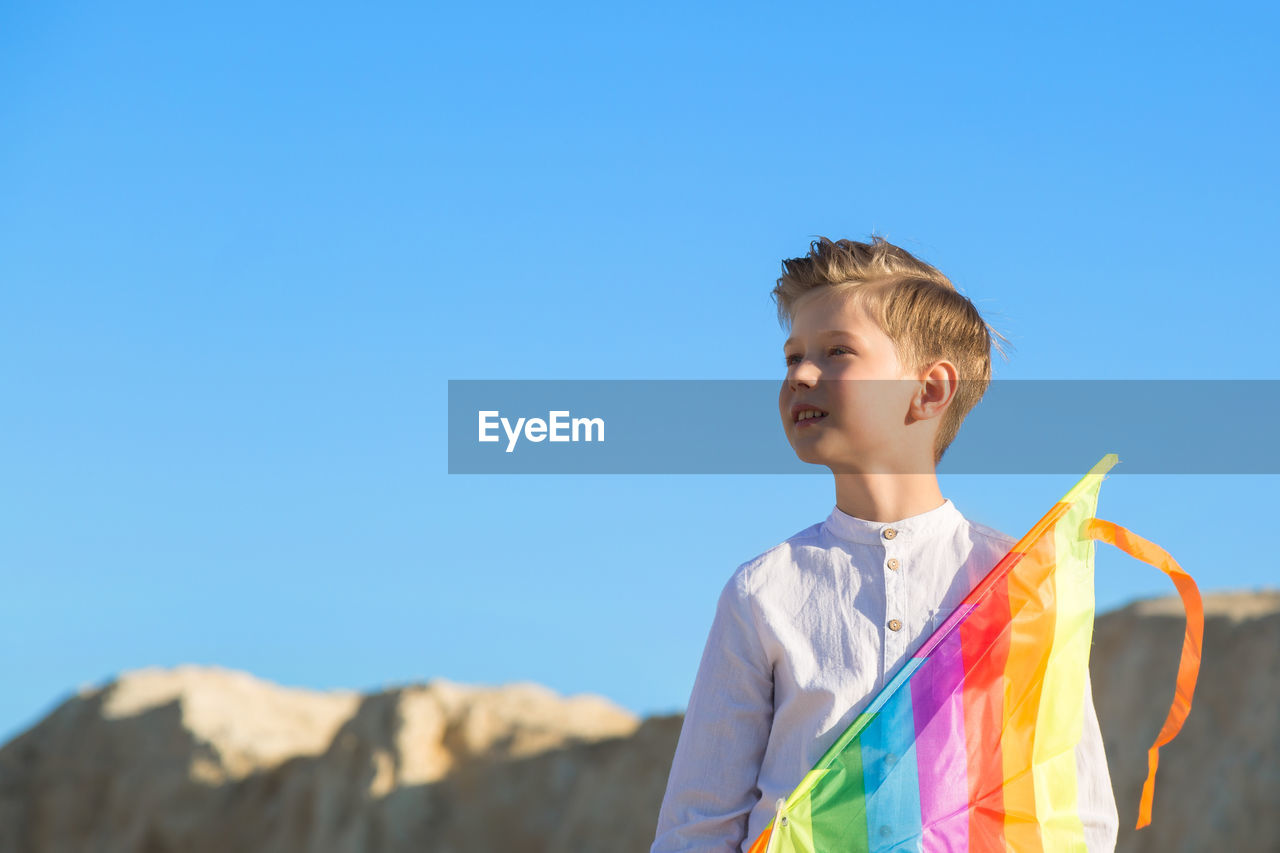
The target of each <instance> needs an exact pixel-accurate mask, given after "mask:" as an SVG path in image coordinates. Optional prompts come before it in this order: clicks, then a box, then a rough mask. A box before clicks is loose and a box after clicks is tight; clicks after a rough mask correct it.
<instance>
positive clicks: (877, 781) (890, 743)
mask: <svg viewBox="0 0 1280 853" xmlns="http://www.w3.org/2000/svg"><path fill="white" fill-rule="evenodd" d="M921 663H923V661H922V660H921V659H919V658H916V659H912V660H910V661H908V663H907V665H906V667H904V669H903V671H901V672H899V673H898V678H900V679H902V680H904V681H905V680H906V679H907V678H909V677H910V675H911V674H912V673H913V672H914V671H915V670H916V669H917V668H918V667H919V666H920V664H921ZM895 680H898V679H895ZM915 732H916V728H915V718H914V715H913V713H912V709H911V691H910V690H899V691H897V692H895V693H894V694H893V695H892V696H891V698H890V699H889V700H888V701H887V702H885V703H884V706H883V707H882V708H881V710H880V712H879V713H878V714H877V715H876V717H875V719H873V720H872V721H871V722H870V723H868V724H867V727H866V728H865V729H863V731H862V734H861V735H860V736H859V738H858V740H859V745H860V746H861V748H862V781H863V785H864V786H865V790H866V803H867V840H868V842H869V844H870V849H871V853H888V851H890V850H902V849H909V850H915V849H917V845H918V843H919V839H920V838H921V835H922V834H923V829H922V828H921V823H920V780H919V778H918V776H917V773H918V770H917V767H916V745H915V740H916V734H915ZM904 844H905V845H906V847H905V848H904V847H903V846H902V845H904Z"/></svg>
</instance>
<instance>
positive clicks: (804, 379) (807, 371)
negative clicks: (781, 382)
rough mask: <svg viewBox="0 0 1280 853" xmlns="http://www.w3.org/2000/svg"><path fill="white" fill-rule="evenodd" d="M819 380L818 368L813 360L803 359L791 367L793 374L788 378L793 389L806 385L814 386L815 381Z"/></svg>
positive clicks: (807, 386) (808, 386)
mask: <svg viewBox="0 0 1280 853" xmlns="http://www.w3.org/2000/svg"><path fill="white" fill-rule="evenodd" d="M817 381H818V368H817V367H816V366H815V365H814V364H813V362H811V361H802V362H800V363H799V364H797V365H794V366H793V367H792V368H791V375H790V376H789V377H788V378H787V382H788V384H790V386H791V390H792V391H794V390H796V389H797V388H799V387H801V386H804V387H805V388H812V387H813V385H814V383H815V382H817Z"/></svg>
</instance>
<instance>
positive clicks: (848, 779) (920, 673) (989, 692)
mask: <svg viewBox="0 0 1280 853" xmlns="http://www.w3.org/2000/svg"><path fill="white" fill-rule="evenodd" d="M1118 461H1119V460H1118V458H1117V457H1116V455H1115V454H1108V455H1107V456H1105V457H1103V459H1102V461H1101V462H1099V463H1098V464H1097V465H1095V466H1094V467H1093V469H1092V470H1091V471H1090V472H1089V473H1088V474H1087V475H1085V477H1084V478H1083V479H1082V480H1081V481H1080V482H1079V483H1077V484H1076V485H1075V486H1073V487H1072V488H1071V490H1070V491H1069V492H1067V494H1066V495H1065V496H1064V497H1063V498H1062V500H1060V501H1059V502H1058V503H1057V504H1055V505H1054V507H1053V509H1051V510H1050V511H1049V512H1048V513H1047V514H1046V515H1045V516H1044V518H1042V519H1040V521H1038V522H1037V523H1036V525H1035V526H1034V527H1032V528H1031V531H1030V532H1028V533H1027V535H1026V536H1024V537H1022V539H1021V540H1020V541H1019V542H1018V543H1017V544H1016V545H1014V546H1013V548H1012V549H1011V550H1010V551H1009V553H1008V554H1006V555H1005V556H1004V557H1003V558H1002V559H1001V560H1000V562H999V563H997V564H996V566H995V568H993V569H992V570H991V572H990V573H989V574H988V575H987V576H986V578H984V579H983V581H982V582H981V583H980V584H979V585H978V586H977V587H975V588H974V590H973V591H972V592H971V593H970V594H969V595H968V597H966V598H965V600H964V602H963V603H962V604H961V605H960V606H959V607H958V608H956V610H955V612H953V613H952V614H951V615H950V617H948V618H947V620H946V621H945V622H944V623H943V624H942V625H941V626H940V627H939V628H938V630H937V631H935V632H934V633H933V635H932V636H930V637H929V639H928V640H926V641H925V643H924V645H922V646H921V647H920V650H919V651H917V652H916V653H915V655H914V656H912V657H911V658H910V659H908V660H907V661H906V662H905V663H904V664H903V665H902V667H901V668H900V669H899V670H898V672H897V673H896V674H895V675H894V677H893V678H892V680H890V681H889V683H888V684H886V685H885V687H884V689H883V690H881V691H880V693H878V694H877V695H876V697H875V699H874V700H872V702H871V704H870V705H869V706H868V707H867V709H866V711H865V712H864V713H862V714H860V715H858V717H857V719H855V720H854V721H853V723H852V725H850V726H849V728H848V729H847V730H846V731H845V732H844V734H842V735H841V736H840V738H839V739H838V740H837V741H836V742H835V743H834V744H833V745H832V746H831V748H830V749H829V750H827V752H826V754H825V755H823V756H822V758H821V759H820V760H819V761H818V764H817V766H815V767H814V768H813V770H811V771H809V773H808V774H807V775H806V776H805V777H804V779H803V780H801V782H800V785H799V786H798V787H797V788H796V789H795V791H793V792H792V793H791V796H789V797H787V798H786V800H779V801H778V814H777V816H776V817H775V818H774V820H773V821H772V822H771V823H770V824H769V826H768V827H766V828H765V830H764V831H763V832H762V833H761V834H760V836H759V837H758V838H757V839H756V840H755V843H754V844H753V845H752V847H751V853H834V851H842V853H843V851H868V853H872V851H889V850H893V851H899V850H925V851H934V850H947V851H966V850H967V851H1006V850H1017V851H1019V853H1030V851H1040V850H1045V851H1059V850H1073V851H1074V850H1081V851H1082V850H1084V849H1085V843H1084V828H1083V826H1082V823H1081V819H1080V813H1079V806H1078V803H1077V799H1076V764H1075V761H1076V759H1075V746H1076V743H1077V742H1078V741H1079V740H1080V736H1081V731H1082V728H1083V725H1084V716H1083V713H1084V711H1083V708H1084V681H1085V674H1086V672H1087V671H1088V666H1089V646H1090V644H1091V641H1092V636H1093V607H1094V605H1093V541H1094V540H1099V541H1103V542H1107V543H1109V544H1112V545H1115V546H1117V547H1119V548H1121V549H1122V550H1124V551H1126V552H1128V553H1129V554H1131V555H1132V556H1134V557H1136V558H1138V559H1139V560H1142V561H1144V562H1147V563H1150V564H1151V565H1153V566H1156V567H1157V568H1159V569H1161V570H1163V571H1164V572H1165V573H1166V574H1168V575H1169V576H1170V577H1171V578H1172V579H1173V582H1174V585H1175V586H1176V587H1177V589H1178V593H1179V594H1180V595H1181V596H1182V601H1183V606H1184V607H1185V608H1186V612H1187V627H1186V634H1185V637H1184V641H1183V646H1182V660H1181V664H1180V666H1179V670H1178V680H1177V690H1176V695H1175V698H1174V701H1173V707H1172V708H1170V710H1169V715H1168V717H1167V718H1166V720H1165V724H1164V727H1163V728H1162V729H1161V731H1160V735H1159V737H1157V738H1156V742H1155V744H1154V745H1153V746H1152V747H1151V749H1150V751H1149V753H1148V773H1147V780H1146V783H1145V785H1144V786H1143V790H1142V802H1141V805H1140V807H1139V816H1138V828H1139V829H1140V828H1142V827H1143V826H1146V825H1147V824H1148V823H1150V822H1151V801H1152V794H1153V791H1154V786H1155V772H1156V759H1157V751H1158V750H1159V748H1160V747H1161V746H1162V745H1163V744H1166V743H1168V742H1169V741H1170V740H1172V739H1173V736H1174V735H1175V734H1177V733H1178V730H1179V729H1180V728H1181V727H1182V722H1183V720H1184V719H1186V716H1187V712H1188V711H1189V710H1190V708H1191V695H1192V693H1193V692H1194V690H1195V681H1196V675H1197V673H1198V672H1199V666H1200V645H1201V637H1202V635H1203V630H1204V611H1203V608H1202V606H1201V602H1200V593H1199V591H1198V590H1197V589H1196V585H1195V582H1194V581H1192V580H1191V577H1190V576H1189V575H1188V574H1186V572H1184V571H1182V569H1181V568H1180V567H1179V566H1178V564H1177V563H1176V562H1174V560H1173V558H1172V557H1170V556H1169V555H1168V554H1167V553H1166V552H1165V551H1164V550H1163V549H1161V548H1160V547H1159V546H1158V545H1154V544H1152V543H1151V542H1148V541H1146V540H1145V539H1142V538H1141V537H1138V536H1136V535H1134V534H1133V533H1130V532H1129V531H1128V530H1125V529H1124V528H1123V527H1119V526H1117V525H1115V524H1112V523H1111V522H1109V521H1101V520H1099V519H1097V518H1094V512H1095V511H1096V508H1097V503H1098V489H1099V487H1100V486H1101V485H1102V479H1103V475H1104V474H1106V472H1107V471H1108V470H1110V469H1111V467H1112V466H1113V465H1115V464H1116V462H1118Z"/></svg>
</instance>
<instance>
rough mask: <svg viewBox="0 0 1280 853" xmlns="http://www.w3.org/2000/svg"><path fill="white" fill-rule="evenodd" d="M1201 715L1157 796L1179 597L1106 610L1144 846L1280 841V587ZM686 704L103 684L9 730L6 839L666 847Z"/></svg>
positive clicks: (44, 851)
mask: <svg viewBox="0 0 1280 853" xmlns="http://www.w3.org/2000/svg"><path fill="white" fill-rule="evenodd" d="M1206 611H1207V612H1206V627H1205V649H1204V657H1205V661H1206V665H1205V667H1204V669H1203V670H1202V672H1201V678H1200V684H1199V687H1198V690H1197V693H1196V701H1195V706H1194V708H1193V711H1192V714H1191V717H1190V719H1189V720H1188V723H1187V727H1186V729H1185V730H1184V733H1183V735H1181V736H1180V737H1179V739H1178V740H1176V741H1174V743H1173V744H1172V745H1170V746H1168V747H1166V748H1165V749H1164V750H1162V752H1161V763H1160V773H1159V776H1158V786H1157V792H1156V805H1155V822H1154V824H1153V826H1151V827H1149V828H1147V829H1144V830H1142V831H1141V832H1138V833H1135V832H1133V831H1132V830H1131V829H1130V827H1131V826H1132V823H1133V820H1134V817H1135V816H1136V814H1137V798H1138V795H1139V793H1140V787H1141V780H1142V778H1143V775H1144V774H1145V769H1146V747H1147V746H1148V745H1150V743H1151V742H1152V740H1153V739H1154V737H1155V735H1156V732H1157V730H1158V727H1159V725H1160V722H1161V721H1162V720H1163V717H1164V713H1165V711H1166V710H1167V708H1168V703H1169V699H1170V698H1171V696H1172V692H1171V690H1172V684H1173V672H1174V670H1175V669H1176V663H1177V651H1178V649H1179V647H1180V643H1181V634H1182V618H1181V615H1180V612H1181V611H1180V610H1179V609H1178V607H1177V604H1176V601H1166V600H1157V601H1150V602H1143V603H1139V604H1135V605H1132V606H1130V607H1127V608H1125V609H1123V610H1119V611H1115V612H1113V613H1109V614H1105V615H1103V616H1101V617H1099V619H1098V623H1097V628H1096V631H1095V649H1094V655H1093V681H1094V691H1095V701H1096V704H1097V707H1098V714H1099V717H1100V719H1101V722H1102V727H1103V733H1104V736H1105V737H1106V740H1107V750H1108V756H1109V758H1110V761H1111V769H1112V778H1113V783H1114V785H1115V789H1116V794H1117V800H1118V802H1119V805H1120V811H1121V821H1122V835H1121V841H1120V847H1119V849H1120V850H1122V851H1126V853H1128V851H1155V850H1160V851H1178V850H1185V851H1207V850H1232V851H1275V850H1277V849H1280V812H1277V811H1276V809H1275V804H1276V803H1277V802H1280V714H1277V712H1276V705H1277V700H1280V654H1278V652H1280V592H1269V593H1237V594H1219V595H1216V596H1209V597H1206ZM679 731H680V718H679V717H678V716H675V717H662V718H651V719H648V720H644V721H640V720H637V719H636V718H635V717H634V716H633V715H631V714H629V713H627V712H626V711H624V710H622V709H620V708H618V707H616V706H614V705H612V704H611V703H609V702H607V701H606V700H603V699H599V698H594V697H573V698H561V697H559V696H556V695H555V694H553V693H551V692H550V691H547V690H546V689H544V688H541V687H537V686H534V685H514V686H508V687H503V688H494V689H484V688H475V687H465V686H462V685H457V684H452V683H449V682H444V681H433V682H430V683H428V684H426V685H414V686H406V687H401V688H397V689H393V690H386V691H383V692H380V693H376V694H372V695H361V694H357V693H350V692H330V693H323V692H317V691H310V690H299V689H292V688H283V687H278V686H275V685H272V684H269V683H267V682H263V681H260V680H258V679H255V678H253V677H252V676H249V675H246V674H244V673H238V672H232V671H227V670H221V669H216V668H201V667H179V668H177V669H174V670H142V671H138V672H132V673H127V674H125V675H123V676H121V677H120V678H119V679H118V680H116V681H114V682H112V683H110V684H108V685H106V686H105V687H102V688H99V689H93V690H87V691H83V692H82V693H81V694H79V695H77V696H75V697H73V698H71V699H69V700H67V701H66V702H65V703H63V704H62V705H61V706H60V707H59V708H58V709H56V710H55V711H54V712H53V713H51V714H50V715H49V716H48V717H46V718H45V719H44V720H43V721H41V722H40V723H39V724H37V725H36V726H34V727H33V728H32V729H30V730H29V731H27V732H26V733H24V734H22V735H21V736H19V737H18V738H16V739H14V740H13V741H11V742H10V743H9V744H7V745H5V746H4V747H3V748H0V851H3V853H7V851H22V853H62V852H63V851H67V853H69V852H70V851H82V850H94V851H101V853H116V851H120V853H124V851H131V853H134V852H136V853H171V852H172V853H176V851H184V853H185V852H186V851H190V853H206V851H207V853H214V851H217V852H218V853H223V851H314V853H322V851H323V853H328V851H334V853H338V851H350V853H357V851H360V853H364V851H368V853H380V851H388V853H390V851H415V853H417V851H439V853H463V851H467V852H468V853H470V851H491V850H492V851H498V850H501V851H504V853H510V852H511V851H602V853H604V852H605V851H619V853H622V851H636V853H639V851H644V850H647V849H648V844H649V841H650V840H651V838H652V833H653V827H654V822H655V820H656V816H657V809H658V804H659V803H660V801H661V798H662V792H663V789H664V787H665V784H666V774H667V770H668V768H669V766H670V762H671V755H672V752H673V751H674V749H675V742H676V738H677V737H678V735H679Z"/></svg>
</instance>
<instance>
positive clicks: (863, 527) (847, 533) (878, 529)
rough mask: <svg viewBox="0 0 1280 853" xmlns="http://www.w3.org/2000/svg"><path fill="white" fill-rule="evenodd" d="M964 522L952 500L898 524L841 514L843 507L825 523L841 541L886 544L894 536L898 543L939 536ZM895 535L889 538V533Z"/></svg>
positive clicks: (947, 500) (828, 517) (834, 509)
mask: <svg viewBox="0 0 1280 853" xmlns="http://www.w3.org/2000/svg"><path fill="white" fill-rule="evenodd" d="M962 521H964V516H963V515H961V514H960V510H958V509H956V506H955V504H953V503H952V502H951V499H950V498H947V499H946V500H944V501H943V503H942V506H939V507H935V508H934V509H931V510H929V511H928V512H922V513H920V514H919V515H913V516H911V517H909V518H903V519H900V520H898V521H867V520H866V519H864V518H857V517H855V516H852V515H849V514H848V513H846V512H844V511H842V510H841V509H840V507H835V508H833V509H832V510H831V515H829V516H827V520H826V521H825V522H823V526H824V527H826V529H827V530H828V532H830V533H831V534H832V535H834V536H836V537H839V538H840V539H846V540H848V541H850V542H861V543H864V544H868V545H871V544H875V543H880V544H882V545H883V544H887V543H888V542H889V541H891V540H890V537H892V540H893V541H898V542H899V544H901V543H902V542H903V540H906V541H911V542H915V541H918V540H919V539H922V538H928V537H932V536H936V535H937V534H939V533H943V532H946V531H950V530H954V529H955V528H956V527H957V526H959V524H960V522H962ZM888 530H892V531H893V533H892V534H889V535H886V531H888Z"/></svg>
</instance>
